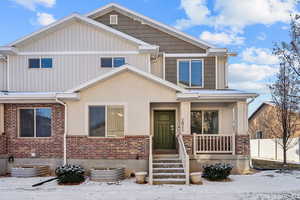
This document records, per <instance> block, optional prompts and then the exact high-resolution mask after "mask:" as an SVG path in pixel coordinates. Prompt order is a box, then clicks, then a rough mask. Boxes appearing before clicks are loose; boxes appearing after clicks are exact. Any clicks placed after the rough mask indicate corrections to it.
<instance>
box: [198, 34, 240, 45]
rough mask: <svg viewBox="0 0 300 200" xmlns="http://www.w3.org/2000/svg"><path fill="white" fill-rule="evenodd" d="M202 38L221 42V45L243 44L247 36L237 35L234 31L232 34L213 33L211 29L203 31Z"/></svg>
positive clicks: (211, 41) (217, 42) (216, 42)
mask: <svg viewBox="0 0 300 200" xmlns="http://www.w3.org/2000/svg"><path fill="white" fill-rule="evenodd" d="M200 39H202V40H204V41H207V42H209V43H212V44H219V45H240V44H243V43H244V40H245V38H243V37H240V36H237V35H236V34H234V33H232V34H230V33H226V32H219V33H212V32H209V31H204V32H202V33H201V35H200Z"/></svg>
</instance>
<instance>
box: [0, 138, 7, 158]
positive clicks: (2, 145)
mask: <svg viewBox="0 0 300 200" xmlns="http://www.w3.org/2000/svg"><path fill="white" fill-rule="evenodd" d="M5 154H7V143H6V135H0V155H5Z"/></svg>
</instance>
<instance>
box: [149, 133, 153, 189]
mask: <svg viewBox="0 0 300 200" xmlns="http://www.w3.org/2000/svg"><path fill="white" fill-rule="evenodd" d="M152 144H153V135H150V138H149V184H150V185H152V184H153V153H152V146H153V145H152Z"/></svg>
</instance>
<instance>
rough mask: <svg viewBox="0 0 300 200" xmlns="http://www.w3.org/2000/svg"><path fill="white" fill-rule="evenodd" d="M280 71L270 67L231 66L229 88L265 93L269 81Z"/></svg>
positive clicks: (253, 65) (251, 65)
mask: <svg viewBox="0 0 300 200" xmlns="http://www.w3.org/2000/svg"><path fill="white" fill-rule="evenodd" d="M277 71H278V69H277V68H275V67H271V66H269V65H256V64H246V63H239V64H230V65H229V80H230V83H229V86H230V87H231V88H236V89H245V90H255V91H260V92H265V91H266V90H267V83H268V82H269V80H268V79H271V78H272V77H273V76H274V75H275V74H276V73H277Z"/></svg>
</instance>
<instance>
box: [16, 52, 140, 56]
mask: <svg viewBox="0 0 300 200" xmlns="http://www.w3.org/2000/svg"><path fill="white" fill-rule="evenodd" d="M136 54H140V53H139V52H138V51H48V52H47V51H43V52H19V53H18V55H20V56H35V55H136Z"/></svg>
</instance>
